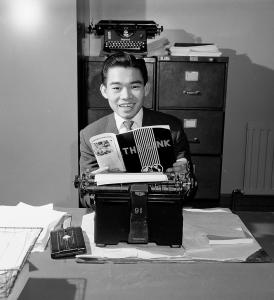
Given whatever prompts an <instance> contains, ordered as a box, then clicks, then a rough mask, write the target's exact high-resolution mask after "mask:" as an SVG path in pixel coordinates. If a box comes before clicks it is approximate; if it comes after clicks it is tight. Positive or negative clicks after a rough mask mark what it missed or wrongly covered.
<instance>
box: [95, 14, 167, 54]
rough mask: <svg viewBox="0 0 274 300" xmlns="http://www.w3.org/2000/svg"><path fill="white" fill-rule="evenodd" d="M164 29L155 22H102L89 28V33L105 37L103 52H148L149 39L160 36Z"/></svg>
mask: <svg viewBox="0 0 274 300" xmlns="http://www.w3.org/2000/svg"><path fill="white" fill-rule="evenodd" d="M161 31H163V27H162V26H161V27H159V25H158V24H156V23H155V22H154V21H133V20H128V21H126V20H101V21H99V22H98V23H97V24H96V25H94V26H92V25H90V26H89V32H90V33H91V32H95V34H96V35H103V36H104V41H103V51H104V52H106V53H108V52H115V51H119V50H121V51H126V52H135V53H145V52H147V39H148V38H153V37H155V35H156V34H160V32H161Z"/></svg>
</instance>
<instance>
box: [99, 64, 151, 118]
mask: <svg viewBox="0 0 274 300" xmlns="http://www.w3.org/2000/svg"><path fill="white" fill-rule="evenodd" d="M101 93H102V95H103V96H104V97H105V98H106V99H108V102H109V105H110V107H111V108H112V110H113V111H114V112H116V113H117V114H118V115H119V116H120V117H122V118H124V119H132V118H133V117H134V116H135V115H136V114H137V113H138V112H139V110H140V109H141V107H142V106H143V103H144V98H145V96H147V95H148V93H149V85H148V84H146V85H144V80H143V77H142V74H141V72H140V70H138V69H136V68H131V67H128V68H124V67H118V66H115V67H111V68H110V69H109V70H108V73H107V78H106V82H105V85H104V84H102V85H101Z"/></svg>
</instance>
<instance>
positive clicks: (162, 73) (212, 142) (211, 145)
mask: <svg viewBox="0 0 274 300" xmlns="http://www.w3.org/2000/svg"><path fill="white" fill-rule="evenodd" d="M227 67H228V58H227V57H173V56H170V57H169V56H164V57H160V58H159V59H158V63H157V96H156V109H157V110H159V111H162V112H165V113H169V114H172V115H174V116H176V117H178V118H179V119H181V120H182V122H183V125H184V130H185V132H186V135H187V137H188V140H189V143H190V151H191V154H192V160H193V163H194V165H195V172H196V176H197V180H198V191H197V195H196V198H197V199H212V200H219V198H220V185H221V168H222V152H223V133H224V117H225V96H226V81H227Z"/></svg>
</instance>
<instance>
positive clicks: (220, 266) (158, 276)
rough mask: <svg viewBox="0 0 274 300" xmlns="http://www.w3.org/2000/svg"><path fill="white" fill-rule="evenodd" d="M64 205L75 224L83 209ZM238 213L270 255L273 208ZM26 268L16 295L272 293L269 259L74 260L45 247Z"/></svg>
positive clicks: (23, 298) (70, 299)
mask: <svg viewBox="0 0 274 300" xmlns="http://www.w3.org/2000/svg"><path fill="white" fill-rule="evenodd" d="M69 211H70V212H71V213H72V215H73V225H79V224H80V222H81V217H82V216H83V214H84V213H85V209H69ZM239 215H240V217H241V218H242V220H243V221H244V223H245V224H246V226H247V227H248V228H249V230H250V231H251V232H252V233H253V235H254V236H255V237H256V238H257V241H258V242H259V243H260V244H261V245H262V246H263V247H264V249H265V250H266V251H267V253H268V254H269V255H270V256H271V257H272V258H273V259H274V228H273V227H274V226H273V223H274V220H273V219H274V213H243V212H242V213H241V214H239ZM271 225H272V227H271ZM30 271H31V272H30V276H31V278H30V279H29V281H28V282H27V284H26V286H25V288H24V289H23V291H22V293H21V295H20V297H19V299H18V300H32V299H35V300H36V299H39V300H45V299H47V300H48V299H50V300H54V299H58V300H62V299H65V300H84V299H89V300H90V299H100V300H101V299H119V300H123V299H131V300H134V299H138V300H140V299H150V300H154V299H155V300H156V299H157V300H161V299H163V300H167V299H172V300H174V299H180V300H182V299H187V300H192V299H210V300H212V299H216V300H217V299H218V300H219V299H222V300H225V299H229V300H232V299H237V300H238V299H256V300H257V299H274V285H273V279H274V264H273V263H220V262H218V263H217V262H216V263H206V262H202V263H201V262H199V263H137V264H113V263H107V264H78V263H76V262H75V261H74V259H63V260H58V261H57V260H52V259H51V258H50V251H49V249H47V251H45V252H43V253H33V254H31V257H30Z"/></svg>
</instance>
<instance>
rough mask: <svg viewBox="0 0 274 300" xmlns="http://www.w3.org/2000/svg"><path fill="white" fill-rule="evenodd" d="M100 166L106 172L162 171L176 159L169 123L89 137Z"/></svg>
mask: <svg viewBox="0 0 274 300" xmlns="http://www.w3.org/2000/svg"><path fill="white" fill-rule="evenodd" d="M90 143H91V146H92V149H93V151H94V154H95V157H96V159H97V162H98V165H99V167H100V168H104V167H108V169H109V171H111V172H117V171H122V172H123V171H127V172H131V173H138V172H164V171H165V170H166V169H167V168H169V167H171V166H172V164H173V163H174V161H175V155H174V149H173V142H172V137H171V132H170V128H169V126H168V125H159V126H147V127H141V128H138V129H134V130H131V131H129V132H126V133H121V134H117V135H115V134H112V133H103V134H100V135H96V136H94V137H91V138H90Z"/></svg>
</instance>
